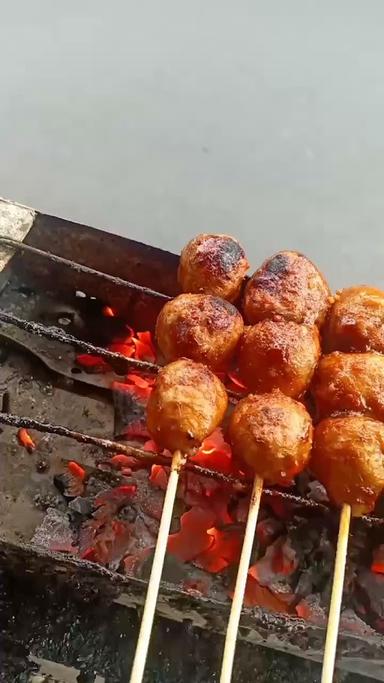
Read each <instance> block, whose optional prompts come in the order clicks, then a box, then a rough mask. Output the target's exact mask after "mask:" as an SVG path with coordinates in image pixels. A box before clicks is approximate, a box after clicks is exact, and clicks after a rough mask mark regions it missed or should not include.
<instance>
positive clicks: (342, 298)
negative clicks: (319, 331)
mask: <svg viewBox="0 0 384 683" xmlns="http://www.w3.org/2000/svg"><path fill="white" fill-rule="evenodd" d="M324 347H325V349H326V350H327V351H346V352H349V351H379V352H380V353H384V292H382V291H381V290H380V289H375V288H374V287H366V286H361V287H348V289H343V290H342V291H341V292H340V293H339V294H338V295H337V297H336V301H335V303H334V304H333V306H332V308H331V310H330V312H329V316H328V319H327V323H326V325H325V327H324Z"/></svg>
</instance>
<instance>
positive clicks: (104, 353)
mask: <svg viewBox="0 0 384 683" xmlns="http://www.w3.org/2000/svg"><path fill="white" fill-rule="evenodd" d="M0 321H2V322H5V323H8V324H9V325H14V326H15V327H18V328H19V329H20V330H24V331H25V332H29V333H30V334H35V335H37V336H38V337H45V338H46V339H51V340H52V341H58V342H61V343H62V344H70V345H71V346H74V347H76V348H78V349H81V351H85V352H86V353H90V354H93V355H95V356H100V357H101V358H104V359H105V360H110V361H119V363H120V362H123V363H126V364H127V366H128V368H137V369H138V370H142V371H144V372H154V373H157V372H158V371H159V370H160V367H161V366H160V365H157V363H149V362H148V361H145V360H138V359H137V358H128V356H124V355H123V354H122V353H118V352H117V351H108V349H104V348H103V347H102V346H95V345H94V344H91V343H90V342H86V341H83V340H82V339H78V338H77V337H74V336H73V335H72V334H68V333H67V332H64V330H62V329H61V328H60V327H53V326H49V327H47V326H46V325H42V324H41V323H37V322H34V321H32V320H24V318H18V317H17V316H16V315H13V314H12V313H8V312H7V311H4V310H3V309H0ZM227 394H228V396H229V397H230V398H231V399H233V400H239V399H240V398H241V395H240V394H238V393H237V392H236V391H232V389H227Z"/></svg>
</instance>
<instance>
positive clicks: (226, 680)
mask: <svg viewBox="0 0 384 683" xmlns="http://www.w3.org/2000/svg"><path fill="white" fill-rule="evenodd" d="M312 431H313V429H312V421H311V418H310V416H309V415H308V413H307V411H306V409H305V408H304V406H303V405H302V404H301V403H298V402H297V401H295V400H293V399H292V398H290V397H288V396H285V395H284V394H282V393H281V392H280V391H274V392H272V393H270V394H260V395H249V396H247V397H246V398H244V399H242V400H241V401H239V403H238V404H237V405H236V407H235V409H234V411H233V413H232V416H231V419H230V424H229V440H230V442H231V445H232V449H233V453H234V455H235V457H238V458H242V459H243V461H244V462H245V463H246V464H247V465H248V466H249V467H251V468H252V469H253V471H254V474H255V477H254V482H253V489H252V494H251V501H250V506H249V512H248V519H247V523H246V527H245V534H244V541H243V547H242V551H241V557H240V562H239V567H238V572H237V578H236V584H235V590H234V594H233V600H232V607H231V613H230V617H229V621H228V628H227V634H226V639H225V646H224V655H223V661H222V669H221V677H220V683H230V681H231V676H232V668H233V660H234V655H235V650H236V641H237V632H238V627H239V621H240V615H241V609H242V605H243V601H244V593H245V588H246V584H247V577H248V570H249V564H250V559H251V553H252V546H253V541H254V537H255V532H256V525H257V518H258V514H259V509H260V500H261V495H262V491H263V483H264V480H266V481H268V483H270V484H281V483H284V482H285V483H288V482H289V481H290V480H291V479H292V478H293V476H295V475H296V474H298V473H299V472H300V471H301V470H302V469H304V467H305V466H306V464H307V462H308V460H309V457H310V450H311V445H312Z"/></svg>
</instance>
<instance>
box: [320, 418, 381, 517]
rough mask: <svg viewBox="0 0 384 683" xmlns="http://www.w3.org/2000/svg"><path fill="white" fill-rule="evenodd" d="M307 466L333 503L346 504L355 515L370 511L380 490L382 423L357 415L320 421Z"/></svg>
mask: <svg viewBox="0 0 384 683" xmlns="http://www.w3.org/2000/svg"><path fill="white" fill-rule="evenodd" d="M310 467H311V470H312V471H313V473H314V475H315V476H316V477H317V478H318V479H319V480H320V481H321V482H322V484H324V486H325V487H326V489H327V491H328V494H329V497H330V498H331V500H332V501H333V502H334V503H336V504H337V505H343V504H344V503H349V505H351V508H352V514H353V515H354V516H356V517H357V516H359V515H363V514H366V513H368V512H371V511H372V510H373V508H374V506H375V503H376V499H377V498H378V496H379V495H380V493H381V492H382V490H383V489H384V424H382V422H378V421H376V420H372V419H371V418H369V417H363V416H361V415H348V416H345V417H331V418H327V419H325V420H322V422H319V424H318V425H317V427H316V428H315V433H314V441H313V450H312V458H311V462H310Z"/></svg>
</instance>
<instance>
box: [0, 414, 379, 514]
mask: <svg viewBox="0 0 384 683" xmlns="http://www.w3.org/2000/svg"><path fill="white" fill-rule="evenodd" d="M0 424H4V425H8V426H10V427H16V428H20V427H24V428H25V429H34V430H36V431H37V432H43V433H46V434H53V435H56V436H65V437H67V438H68V439H73V440H74V441H77V442H78V443H84V444H90V445H91V446H98V447H99V448H101V449H103V450H105V451H108V452H111V453H124V454H125V455H131V456H134V457H135V458H137V459H138V460H142V461H143V462H144V463H151V464H157V465H165V466H166V467H169V465H170V459H169V458H167V457H166V456H164V455H161V453H151V452H149V451H144V450H143V449H142V448H137V447H136V446H130V445H127V444H124V443H121V442H118V441H112V440H111V439H102V438H100V437H98V436H91V435H90V434H84V433H83V432H77V431H75V430H73V429H68V427H64V426H63V425H55V424H50V423H49V422H41V421H40V420H35V419H34V418H30V417H21V416H19V415H13V414H11V413H0ZM183 469H185V470H187V471H188V472H192V473H194V474H198V475H200V476H202V477H209V478H211V479H215V480H216V481H219V482H221V483H223V484H228V485H229V486H232V487H234V488H235V489H238V490H239V489H240V490H243V491H244V490H246V489H249V488H251V486H252V481H251V480H249V479H245V478H244V479H239V478H237V477H230V476H228V475H227V474H222V473H221V472H217V471H215V470H211V469H209V468H208V467H201V465H196V464H195V463H192V462H190V461H187V463H186V464H185V465H184V467H183ZM263 496H265V497H267V498H268V497H269V498H280V499H282V500H285V501H287V503H293V504H296V505H300V506H302V507H307V508H311V509H312V510H318V511H319V512H324V511H328V510H329V509H330V508H329V507H328V506H327V505H324V504H322V503H317V502H316V501H314V500H310V499H307V498H302V497H301V496H296V495H295V494H293V493H287V492H285V491H279V490H276V489H268V488H263ZM360 519H362V520H364V522H365V523H366V524H368V526H376V525H384V518H381V517H372V516H370V515H369V516H368V515H364V516H363V517H361V518H360Z"/></svg>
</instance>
